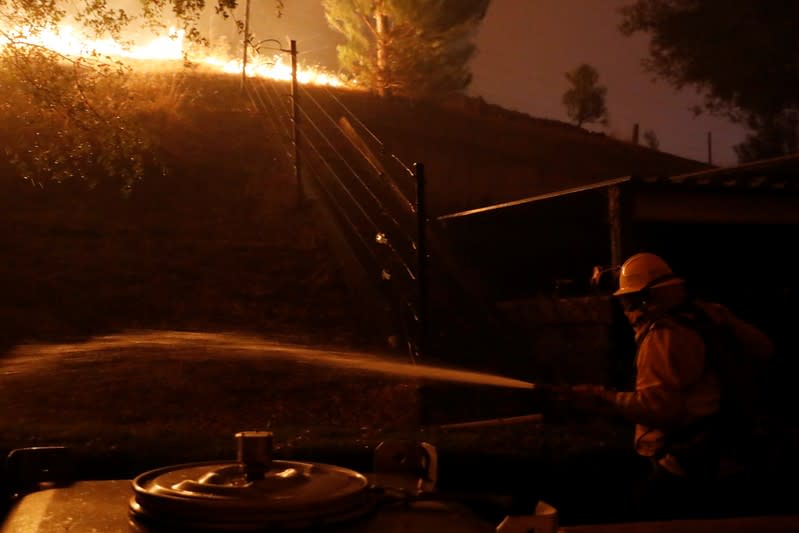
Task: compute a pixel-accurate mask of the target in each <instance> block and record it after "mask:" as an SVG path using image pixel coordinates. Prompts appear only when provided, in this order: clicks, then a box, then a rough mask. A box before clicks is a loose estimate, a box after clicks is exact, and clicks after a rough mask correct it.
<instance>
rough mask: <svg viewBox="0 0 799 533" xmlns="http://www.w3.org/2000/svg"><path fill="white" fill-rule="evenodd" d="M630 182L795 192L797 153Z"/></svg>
mask: <svg viewBox="0 0 799 533" xmlns="http://www.w3.org/2000/svg"><path fill="white" fill-rule="evenodd" d="M633 181H635V182H637V183H643V184H654V185H664V186H667V187H669V186H674V185H678V186H679V185H684V186H692V187H701V188H708V189H737V190H741V189H743V190H758V189H760V190H771V191H791V192H796V191H799V153H796V154H789V155H785V156H781V157H774V158H771V159H761V160H759V161H753V162H751V163H744V164H741V165H737V166H734V167H723V168H713V169H709V170H701V171H698V172H691V173H688V174H677V175H674V176H646V177H643V176H639V177H635V178H634V179H633Z"/></svg>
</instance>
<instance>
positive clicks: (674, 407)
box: [609, 324, 705, 427]
mask: <svg viewBox="0 0 799 533" xmlns="http://www.w3.org/2000/svg"><path fill="white" fill-rule="evenodd" d="M704 353H705V348H704V342H703V341H702V338H701V337H700V336H699V334H698V333H697V332H695V331H694V330H691V329H688V328H685V327H682V326H679V325H674V324H672V325H670V326H669V327H661V328H658V327H656V328H653V329H652V330H651V331H650V332H649V334H648V335H647V336H646V337H645V338H644V340H643V342H642V343H641V346H640V348H639V352H638V356H637V358H636V385H635V390H634V391H631V392H616V393H614V394H613V396H612V397H610V398H609V399H610V401H611V403H612V405H613V408H614V409H615V411H616V412H617V413H618V414H620V415H621V416H623V417H624V418H627V419H628V420H630V421H631V422H634V423H636V424H645V425H651V426H658V427H664V426H667V425H671V424H674V423H679V422H680V419H681V417H683V416H684V404H683V392H684V391H685V390H686V389H687V388H689V387H690V386H692V385H693V384H696V383H697V382H698V381H699V380H700V379H701V377H702V374H703V372H704V369H705V356H704Z"/></svg>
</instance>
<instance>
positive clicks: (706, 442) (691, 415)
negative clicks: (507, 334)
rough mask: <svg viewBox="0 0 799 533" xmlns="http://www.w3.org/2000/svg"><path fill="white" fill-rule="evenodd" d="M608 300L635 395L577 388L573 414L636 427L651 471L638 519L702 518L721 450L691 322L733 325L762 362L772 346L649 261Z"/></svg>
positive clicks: (637, 264) (625, 275) (715, 393)
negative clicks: (631, 350) (628, 358)
mask: <svg viewBox="0 0 799 533" xmlns="http://www.w3.org/2000/svg"><path fill="white" fill-rule="evenodd" d="M613 294H614V297H615V298H616V299H617V301H618V302H619V303H620V304H621V307H622V309H623V312H624V315H625V316H626V318H627V320H628V322H629V323H630V325H631V326H632V329H633V331H634V334H635V341H636V346H637V349H636V357H635V371H636V373H635V387H634V390H632V391H613V390H608V389H605V388H603V387H601V386H598V385H578V386H575V387H572V388H571V391H570V392H569V398H568V399H569V401H570V402H571V404H572V405H573V406H574V407H575V408H577V409H581V410H593V411H596V412H602V413H606V414H615V415H620V416H621V417H623V418H624V419H626V420H628V421H630V422H632V423H634V424H635V433H634V448H635V451H636V452H637V454H638V455H639V456H641V457H643V458H646V460H647V462H649V463H650V467H649V473H648V477H647V479H646V482H645V484H644V485H643V486H642V487H637V488H636V495H637V505H638V507H639V511H641V513H642V515H644V516H646V517H648V518H668V517H670V516H674V515H675V514H684V515H695V514H702V513H703V511H705V510H707V505H706V504H707V503H708V493H707V492H706V491H707V490H708V487H709V486H710V484H711V483H713V482H715V481H717V480H718V476H719V474H720V468H721V464H722V452H721V450H722V445H723V444H724V443H723V442H721V440H722V438H723V437H722V435H721V434H720V431H718V427H719V418H720V414H721V413H720V408H721V381H720V375H719V372H717V371H715V369H714V368H713V365H711V364H710V363H709V361H708V359H709V357H708V341H707V337H706V335H705V334H704V333H703V332H702V330H701V328H699V327H696V320H697V314H699V313H700V311H701V314H702V316H703V317H708V316H710V317H711V318H712V319H713V320H714V321H717V322H718V323H721V322H724V321H726V323H729V324H732V325H733V326H734V327H735V328H736V330H740V331H739V332H738V331H736V335H737V334H739V333H740V336H741V338H742V339H743V341H744V343H745V344H746V345H747V346H748V347H749V348H750V349H751V350H753V351H756V352H759V353H761V354H762V355H763V356H767V355H768V354H770V353H771V350H772V345H771V340H770V339H769V337H768V336H767V335H766V334H765V333H763V332H762V331H760V330H759V329H757V328H755V327H754V326H752V325H750V324H748V323H746V322H744V321H742V320H741V319H739V318H737V317H735V316H734V315H733V314H732V313H731V312H730V311H729V310H728V309H727V308H726V307H724V306H721V305H720V304H715V303H709V302H700V301H696V300H693V299H692V298H690V297H689V294H688V291H687V289H686V286H685V281H684V280H683V279H682V278H680V277H678V276H677V275H676V274H675V273H674V272H673V271H672V269H671V268H670V267H669V265H668V264H667V263H666V262H665V261H664V260H663V259H662V258H661V257H659V256H657V255H654V254H651V253H638V254H636V255H633V256H632V257H630V258H629V259H627V261H625V262H624V264H623V265H622V267H621V271H620V273H619V285H618V289H617V290H616V291H615V292H614V293H613Z"/></svg>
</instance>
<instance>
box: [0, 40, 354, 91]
mask: <svg viewBox="0 0 799 533" xmlns="http://www.w3.org/2000/svg"><path fill="white" fill-rule="evenodd" d="M6 35H7V36H9V37H7V42H6V43H5V44H6V46H8V45H14V46H26V45H27V46H29V45H34V46H42V47H44V48H47V49H49V50H52V51H54V52H57V53H59V54H61V55H64V56H66V57H87V56H95V57H96V56H104V57H110V58H115V59H119V60H135V61H138V62H158V63H159V64H160V65H161V66H163V65H164V63H165V62H166V63H167V64H169V63H170V62H174V63H176V64H177V63H178V62H182V61H183V60H184V59H188V60H189V61H191V62H193V63H196V64H200V65H205V66H207V67H209V68H211V69H214V70H216V71H218V72H224V73H228V74H241V71H242V64H243V61H242V60H241V59H234V58H231V57H224V56H223V55H221V54H219V53H216V54H213V53H205V52H203V51H202V50H201V49H200V48H199V47H190V46H188V45H187V42H186V32H185V31H183V30H177V29H175V28H170V29H169V31H168V32H167V34H166V35H161V36H158V35H156V36H155V37H153V38H152V39H151V40H149V41H148V42H146V43H144V44H135V43H130V44H123V43H120V42H117V41H115V40H113V39H89V38H86V37H84V36H81V35H80V33H79V32H77V31H75V30H74V29H73V28H72V27H71V26H63V27H59V28H58V29H55V30H43V31H38V32H32V31H30V30H29V29H28V28H21V29H18V30H16V31H12V32H8V33H6ZM2 45H3V43H1V42H0V46H2ZM245 75H246V76H248V77H251V78H266V79H273V80H278V81H288V80H291V66H290V65H288V64H286V60H284V58H283V57H282V56H281V55H279V54H275V55H274V56H272V57H267V56H264V55H259V54H255V53H254V52H253V56H252V57H249V58H248V59H247V67H246V69H245ZM297 81H298V82H299V83H302V84H310V85H327V86H333V87H344V86H347V85H348V83H347V82H346V81H344V80H342V79H341V78H339V77H338V76H336V75H334V74H331V73H329V72H326V71H325V70H324V69H321V68H315V67H309V66H302V65H299V64H298V65H297Z"/></svg>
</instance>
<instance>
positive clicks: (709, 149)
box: [707, 131, 713, 165]
mask: <svg viewBox="0 0 799 533" xmlns="http://www.w3.org/2000/svg"><path fill="white" fill-rule="evenodd" d="M707 164H708V165H712V164H713V132H711V131H709V132H707Z"/></svg>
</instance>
